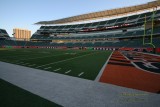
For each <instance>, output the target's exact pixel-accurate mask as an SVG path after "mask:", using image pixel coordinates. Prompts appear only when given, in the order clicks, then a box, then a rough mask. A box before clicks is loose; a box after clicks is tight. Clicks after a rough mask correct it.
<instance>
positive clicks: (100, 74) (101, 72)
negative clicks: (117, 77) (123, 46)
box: [95, 51, 114, 82]
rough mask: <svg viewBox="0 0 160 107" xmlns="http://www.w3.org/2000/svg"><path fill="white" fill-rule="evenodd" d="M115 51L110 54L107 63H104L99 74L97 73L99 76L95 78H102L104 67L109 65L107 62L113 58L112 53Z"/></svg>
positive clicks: (97, 79)
mask: <svg viewBox="0 0 160 107" xmlns="http://www.w3.org/2000/svg"><path fill="white" fill-rule="evenodd" d="M113 52H114V51H113ZM113 52H112V53H111V54H110V56H109V57H108V59H107V61H106V63H105V64H104V65H103V67H102V68H101V70H100V72H99V74H98V75H97V77H96V79H95V81H97V82H98V81H99V79H100V78H101V76H102V74H103V71H104V69H105V68H106V66H107V64H108V62H109V60H110V58H111V56H112V54H113Z"/></svg>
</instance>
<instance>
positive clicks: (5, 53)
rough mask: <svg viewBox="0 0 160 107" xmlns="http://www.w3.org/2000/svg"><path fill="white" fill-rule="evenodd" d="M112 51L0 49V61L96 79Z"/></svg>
mask: <svg viewBox="0 0 160 107" xmlns="http://www.w3.org/2000/svg"><path fill="white" fill-rule="evenodd" d="M111 52H112V51H95V50H70V49H66V50H65V49H3V48H2V49H0V56H1V57H0V61H3V62H8V63H12V64H16V65H21V66H26V67H31V68H35V69H41V70H44V71H51V72H55V73H61V74H65V75H70V76H74V77H79V78H84V79H90V80H94V79H95V78H96V76H97V75H98V73H99V71H100V70H101V68H102V67H103V65H104V64H105V62H106V61H107V59H108V57H109V56H110V54H111Z"/></svg>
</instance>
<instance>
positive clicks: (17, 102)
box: [0, 79, 60, 107]
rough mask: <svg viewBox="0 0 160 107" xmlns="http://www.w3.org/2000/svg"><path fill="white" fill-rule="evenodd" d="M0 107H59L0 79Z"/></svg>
mask: <svg viewBox="0 0 160 107" xmlns="http://www.w3.org/2000/svg"><path fill="white" fill-rule="evenodd" d="M0 107H60V105H58V104H55V103H53V102H51V101H48V100H46V99H44V98H41V97H39V96H37V95H34V94H32V93H30V92H28V91H26V90H23V89H21V88H19V87H17V86H14V85H12V84H10V83H8V82H6V81H4V80H2V79H0Z"/></svg>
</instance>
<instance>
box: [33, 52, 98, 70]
mask: <svg viewBox="0 0 160 107" xmlns="http://www.w3.org/2000/svg"><path fill="white" fill-rule="evenodd" d="M96 53H100V52H95V53H91V54H86V55H81V56H77V57H73V58H69V59H65V60H61V61H57V62H52V63H48V64H44V65H41V66H38V67H36V68H40V67H43V66H46V65H53V64H57V63H61V62H65V61H69V60H73V59H76V58H81V57H85V56H88V55H92V54H96Z"/></svg>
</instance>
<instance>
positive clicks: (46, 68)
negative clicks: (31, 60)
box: [44, 67, 52, 69]
mask: <svg viewBox="0 0 160 107" xmlns="http://www.w3.org/2000/svg"><path fill="white" fill-rule="evenodd" d="M50 68H52V67H47V68H44V69H50Z"/></svg>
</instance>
